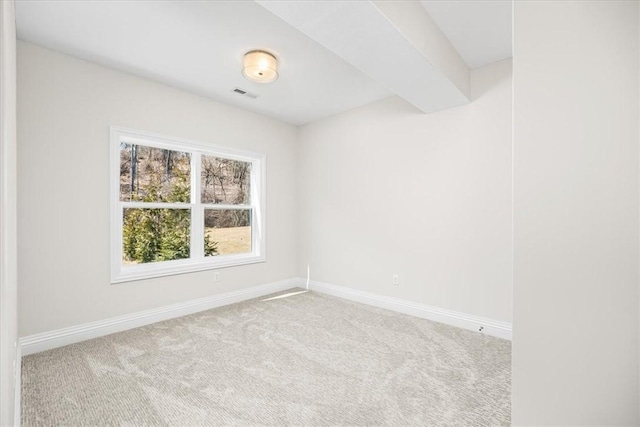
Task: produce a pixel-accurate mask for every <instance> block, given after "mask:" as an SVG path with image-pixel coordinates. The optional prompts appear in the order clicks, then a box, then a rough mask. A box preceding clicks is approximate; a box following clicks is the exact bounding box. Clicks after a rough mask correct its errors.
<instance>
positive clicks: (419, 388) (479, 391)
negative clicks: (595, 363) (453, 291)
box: [22, 292, 511, 427]
mask: <svg viewBox="0 0 640 427" xmlns="http://www.w3.org/2000/svg"><path fill="white" fill-rule="evenodd" d="M510 359H511V345H510V343H509V342H508V341H505V340H500V339H497V338H491V337H488V336H485V335H481V334H479V333H475V332H470V331H466V330H462V329H457V328H453V327H450V326H446V325H442V324H438V323H434V322H430V321H427V320H423V319H417V318H413V317H410V316H405V315H401V314H397V313H393V312H390V311H386V310H382V309H377V308H373V307H369V306H366V305H361V304H357V303H352V302H349V301H345V300H341V299H338V298H333V297H329V296H325V295H322V294H316V293H312V292H306V293H301V294H298V295H293V296H290V297H288V298H281V299H272V300H268V301H263V299H256V300H252V301H247V302H243V303H240V304H235V305H231V306H227V307H222V308H218V309H214V310H209V311H205V312H201V313H197V314H194V315H191V316H187V317H182V318H178V319H174V320H169V321H165V322H161V323H156V324H154V325H149V326H146V327H142V328H138V329H134V330H131V331H126V332H122V333H118V334H113V335H109V336H106V337H102V338H98V339H94V340H91V341H85V342H82V343H79V344H74V345H70V346H67V347H63V348H59V349H54V350H50V351H46V352H43V353H39V354H35V355H31V356H27V357H24V359H23V362H22V422H23V425H24V426H25V427H30V426H58V425H65V426H92V425H99V426H221V425H238V426H254V425H256V426H257V425H269V426H284V425H296V426H330V425H345V426H346V425H349V426H362V425H370V426H374V425H386V426H409V425H415V426H474V427H475V426H500V425H509V424H510V402H509V396H510Z"/></svg>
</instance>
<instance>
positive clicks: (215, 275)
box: [213, 271, 220, 282]
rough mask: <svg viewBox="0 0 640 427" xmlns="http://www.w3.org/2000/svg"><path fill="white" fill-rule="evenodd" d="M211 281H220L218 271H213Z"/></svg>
mask: <svg viewBox="0 0 640 427" xmlns="http://www.w3.org/2000/svg"><path fill="white" fill-rule="evenodd" d="M213 281H214V282H219V281H220V273H218V272H217V271H216V272H215V273H213Z"/></svg>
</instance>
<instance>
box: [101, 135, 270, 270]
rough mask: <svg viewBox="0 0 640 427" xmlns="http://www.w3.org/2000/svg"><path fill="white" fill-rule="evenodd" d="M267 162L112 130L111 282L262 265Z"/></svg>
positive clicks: (252, 156) (247, 155) (259, 157)
mask: <svg viewBox="0 0 640 427" xmlns="http://www.w3.org/2000/svg"><path fill="white" fill-rule="evenodd" d="M264 182H265V156H264V154H256V153H249V152H244V151H239V150H234V149H229V148H220V147H214V146H210V145H207V144H202V143H195V142H189V141H183V140H176V139H171V138H167V137H162V136H159V135H153V134H150V133H146V132H140V131H133V130H129V129H123V128H118V127H112V128H111V189H112V190H111V205H112V208H111V246H112V248H111V282H112V283H118V282H126V281H130V280H138V279H145V278H150V277H157V276H165V275H170V274H178V273H186V272H191V271H198V270H207V269H214V268H221V267H229V266H233V265H241V264H249V263H255V262H262V261H264V260H265V236H264V234H265V227H264V225H265V218H264V188H265V187H264Z"/></svg>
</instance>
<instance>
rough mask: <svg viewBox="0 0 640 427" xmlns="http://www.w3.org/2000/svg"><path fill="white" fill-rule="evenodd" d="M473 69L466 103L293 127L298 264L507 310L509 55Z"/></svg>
mask: <svg viewBox="0 0 640 427" xmlns="http://www.w3.org/2000/svg"><path fill="white" fill-rule="evenodd" d="M471 78H472V92H473V98H474V101H473V102H472V103H471V104H469V105H465V106H462V107H457V108H453V109H449V110H446V111H442V112H438V113H433V114H421V113H419V112H418V111H417V110H416V109H414V107H412V106H410V105H409V104H407V103H406V102H404V101H403V100H401V99H400V98H398V97H391V98H387V99H385V100H382V101H378V102H376V103H374V104H371V105H368V106H364V107H360V108H357V109H354V110H351V111H348V112H345V113H342V114H339V115H336V116H333V117H331V118H328V119H324V120H321V121H318V122H314V123H311V124H308V125H305V126H303V127H301V129H300V147H299V150H300V151H299V153H300V154H299V155H300V169H299V175H300V183H299V187H298V190H299V196H298V197H299V203H300V211H299V212H300V219H299V221H300V223H299V224H300V237H299V242H300V247H301V252H300V257H299V274H300V275H301V276H306V273H307V265H309V266H310V272H311V279H312V280H316V281H320V282H326V283H331V284H335V285H341V286H347V287H351V288H355V289H359V290H364V291H368V292H373V293H377V294H381V295H387V296H392V297H397V298H403V299H407V300H411V301H415V302H418V303H423V304H427V305H432V306H437V307H442V308H446V309H450V310H454V311H459V312H464V313H468V314H474V315H478V316H482V317H487V318H491V319H495V320H500V321H506V322H510V321H511V280H512V277H511V276H512V247H511V241H512V238H511V62H510V60H505V61H499V62H497V63H494V64H491V65H488V66H486V67H482V68H479V69H477V70H475V71H473V72H472V77H471ZM394 274H398V275H399V286H394V285H392V276H393V275H394Z"/></svg>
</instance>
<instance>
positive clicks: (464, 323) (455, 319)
mask: <svg viewBox="0 0 640 427" xmlns="http://www.w3.org/2000/svg"><path fill="white" fill-rule="evenodd" d="M305 282H306V279H303V278H298V279H297V281H296V282H295V283H296V284H297V285H298V286H299V287H305ZM308 283H309V284H308V289H310V290H312V291H315V292H320V293H323V294H327V295H333V296H336V297H340V298H343V299H347V300H350V301H355V302H359V303H362V304H367V305H372V306H374V307H380V308H385V309H387V310H391V311H395V312H398V313H404V314H409V315H411V316H415V317H420V318H422V319H429V320H433V321H435V322H440V323H445V324H447V325H451V326H456V327H458V328H463V329H468V330H471V331H475V332H481V333H483V334H487V335H491V336H494V337H498V338H502V339H506V340H511V323H507V322H501V321H498V320H493V319H487V318H484V317H480V316H474V315H471V314H466V313H460V312H457V311H453V310H447V309H444V308H439V307H433V306H430V305H425V304H418V303H415V302H411V301H406V300H403V299H399V298H393V297H388V296H384V295H378V294H374V293H371V292H365V291H359V290H356V289H351V288H347V287H344V286H337V285H332V284H329V283H323V282H317V281H314V280H311V281H309V282H308ZM481 328H482V329H481Z"/></svg>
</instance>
